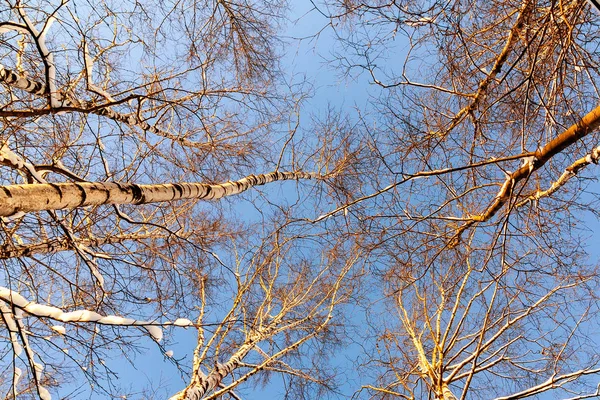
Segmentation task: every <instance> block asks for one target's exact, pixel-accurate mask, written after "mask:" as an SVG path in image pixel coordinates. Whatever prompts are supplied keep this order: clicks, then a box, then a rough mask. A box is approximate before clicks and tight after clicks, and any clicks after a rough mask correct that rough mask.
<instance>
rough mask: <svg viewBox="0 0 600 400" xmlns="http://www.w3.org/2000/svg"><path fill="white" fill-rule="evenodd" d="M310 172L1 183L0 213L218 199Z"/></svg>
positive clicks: (0, 215) (1, 215) (303, 177)
mask: <svg viewBox="0 0 600 400" xmlns="http://www.w3.org/2000/svg"><path fill="white" fill-rule="evenodd" d="M316 177H317V175H316V174H314V173H307V172H301V171H300V172H279V171H275V172H270V173H268V174H261V175H249V176H247V177H245V178H242V179H240V180H237V181H233V182H232V181H229V182H225V183H220V184H214V185H210V184H206V183H168V184H154V185H138V184H135V183H110V182H74V183H73V182H70V183H44V184H29V185H7V186H0V217H8V216H10V215H14V214H16V213H19V212H23V213H27V212H32V211H43V210H61V209H73V208H78V207H86V206H98V205H102V204H148V203H158V202H164V201H172V200H183V199H198V200H216V199H220V198H222V197H225V196H231V195H234V194H238V193H242V192H244V191H246V190H248V189H250V188H251V187H254V186H259V185H264V184H267V183H271V182H275V181H283V180H291V179H311V178H316Z"/></svg>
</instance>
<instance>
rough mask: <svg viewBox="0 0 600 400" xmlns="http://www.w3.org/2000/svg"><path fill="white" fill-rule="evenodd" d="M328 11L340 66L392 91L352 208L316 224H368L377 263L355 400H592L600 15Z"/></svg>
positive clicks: (349, 185)
mask: <svg viewBox="0 0 600 400" xmlns="http://www.w3.org/2000/svg"><path fill="white" fill-rule="evenodd" d="M313 4H314V6H315V11H314V12H315V13H318V14H320V15H325V16H326V17H327V18H328V24H329V26H330V28H331V29H332V30H333V31H334V34H335V35H336V37H337V38H338V40H339V44H340V47H339V50H338V53H337V55H335V56H334V57H333V58H332V59H331V64H332V66H333V67H335V68H338V71H339V72H340V73H341V74H344V75H346V76H351V77H352V78H353V79H367V80H369V81H370V82H371V83H372V84H375V85H377V86H378V87H379V88H380V91H379V92H375V96H374V98H373V101H372V102H373V104H374V106H373V108H372V109H370V110H363V111H362V112H361V115H360V117H359V121H360V123H359V125H360V129H359V131H360V132H357V133H355V134H354V139H353V142H354V150H353V151H352V154H354V155H358V157H357V159H356V161H355V162H354V165H355V167H354V170H353V169H352V168H348V169H347V172H346V173H345V174H342V175H344V178H342V177H341V176H337V177H336V178H335V181H336V182H338V183H339V184H340V187H341V188H342V189H343V188H344V187H346V190H345V193H348V194H349V196H347V197H346V198H343V197H342V196H339V195H338V198H337V202H338V203H337V206H334V207H332V208H331V211H330V212H329V213H326V214H324V215H323V216H321V217H320V218H317V221H319V222H320V221H324V220H326V219H335V218H337V219H346V220H348V221H354V224H353V225H354V228H353V229H354V232H355V234H357V235H359V234H360V235H362V236H363V237H364V240H363V241H362V242H361V243H362V244H363V245H364V246H365V247H364V248H365V251H368V252H369V254H370V255H371V257H372V258H373V259H376V260H377V264H376V267H375V268H374V272H375V273H374V274H373V276H372V278H371V279H372V287H373V288H375V290H374V292H373V294H372V295H371V296H370V301H371V304H372V307H370V308H369V309H368V312H367V313H366V315H367V316H368V318H367V321H368V327H363V328H364V329H362V331H360V332H359V334H361V336H362V339H361V340H359V342H360V343H361V344H362V345H363V346H365V347H366V348H367V349H368V351H366V352H365V355H364V356H363V358H362V360H359V362H358V363H357V368H361V369H362V370H363V374H365V375H367V374H369V376H370V378H371V382H369V383H365V384H363V385H362V388H361V389H359V390H357V392H356V393H355V397H357V398H363V397H374V398H407V399H408V398H439V399H458V398H461V399H466V398H486V399H489V398H494V397H497V398H503V399H504V398H506V399H508V398H510V399H517V398H526V397H535V396H536V395H540V394H545V395H547V393H548V392H549V393H553V394H554V395H556V396H559V397H572V398H588V397H593V396H595V395H596V394H597V389H596V387H597V384H598V379H599V377H598V372H600V370H599V369H598V368H600V364H599V355H600V354H599V353H598V351H597V345H598V342H597V338H596V337H595V336H594V334H593V332H594V331H595V329H596V328H595V326H596V324H597V319H598V298H597V294H596V290H597V284H598V279H599V277H598V272H597V262H596V261H595V260H594V259H593V258H589V254H590V253H589V252H590V251H592V254H593V248H591V247H590V246H593V243H594V240H595V239H594V238H593V236H592V233H590V231H586V229H592V230H593V229H594V228H593V227H594V224H593V223H589V222H590V217H591V216H596V215H597V211H596V204H597V195H596V194H595V190H592V191H590V190H588V188H592V189H595V186H593V185H591V182H593V181H590V177H591V176H592V175H590V174H594V173H596V172H597V171H594V168H593V164H596V163H597V162H598V149H597V146H598V139H599V136H598V130H597V128H598V126H600V108H598V98H599V92H598V87H597V82H598V63H599V61H600V59H599V56H600V54H599V53H598V50H597V49H598V45H599V44H600V37H599V35H598V23H599V19H598V14H597V13H596V12H595V10H594V9H593V8H590V5H589V4H588V3H587V2H584V1H571V2H562V1H547V2H544V1H542V2H539V1H528V0H525V1H502V2H491V3H490V2H487V3H485V2H478V1H449V2H409V1H324V2H320V3H318V2H314V3H313ZM362 163H368V165H369V166H370V168H372V170H371V173H370V175H369V176H368V178H367V177H365V176H364V175H362V176H358V175H357V174H356V173H355V171H356V169H357V168H360V166H361V164H362ZM590 165H592V166H590ZM588 171H589V172H588ZM338 193H339V192H338ZM594 219H595V218H594ZM353 225H352V224H350V225H348V226H353ZM591 232H593V231H591ZM390 315H393V316H395V318H390Z"/></svg>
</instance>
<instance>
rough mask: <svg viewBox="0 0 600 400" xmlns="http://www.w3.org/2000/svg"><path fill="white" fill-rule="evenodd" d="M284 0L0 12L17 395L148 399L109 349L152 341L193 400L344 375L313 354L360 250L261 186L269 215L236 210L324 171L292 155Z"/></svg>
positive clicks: (9, 357)
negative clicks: (179, 343)
mask: <svg viewBox="0 0 600 400" xmlns="http://www.w3.org/2000/svg"><path fill="white" fill-rule="evenodd" d="M283 11H284V7H283V4H279V3H278V2H271V1H268V2H245V1H240V2H238V1H200V2H197V1H191V2H187V1H186V2H162V1H161V2H155V3H154V2H144V3H139V2H121V1H118V2H111V1H107V2H101V3H96V4H93V5H92V4H90V3H81V2H72V1H62V2H54V1H33V2H28V1H20V0H17V1H6V2H4V3H3V5H2V6H0V40H1V47H0V48H1V52H0V58H1V61H0V62H1V65H0V87H1V88H2V92H1V93H0V99H1V100H0V101H1V102H2V107H1V109H0V121H1V124H2V134H1V135H0V165H1V169H2V174H1V175H0V176H1V181H0V185H1V186H0V187H1V189H0V191H1V192H2V193H3V196H4V197H3V198H2V199H1V200H0V204H1V206H0V207H2V208H3V211H2V212H0V214H2V215H1V217H2V222H1V227H2V249H1V250H0V252H1V254H0V259H1V260H2V261H1V262H2V284H1V285H0V286H1V287H0V311H1V315H2V333H1V334H0V341H1V343H2V352H3V353H2V354H3V357H2V364H1V366H0V368H1V369H2V377H3V378H2V382H1V385H2V386H1V388H2V393H3V394H2V395H3V396H5V397H6V398H40V399H49V398H51V397H54V398H56V397H57V396H58V397H60V398H67V397H69V396H74V397H77V396H88V397H90V396H91V397H98V396H100V397H106V398H115V397H123V398H125V397H127V396H135V395H136V394H138V395H139V391H140V390H142V389H143V386H144V385H145V384H148V383H149V382H142V383H141V385H140V384H137V386H136V385H134V383H133V382H123V381H122V380H119V376H118V375H117V374H116V373H115V372H114V371H113V365H114V363H113V364H111V362H110V359H111V358H119V357H121V358H123V359H128V360H129V361H130V362H131V363H132V364H134V365H132V367H133V368H135V360H134V358H132V354H135V353H136V352H141V351H144V352H145V351H148V350H147V349H145V347H147V346H150V347H151V349H152V350H151V351H153V352H155V353H156V352H158V354H163V355H164V358H165V359H167V360H170V361H167V362H171V363H173V364H175V366H176V367H177V368H179V370H180V375H181V378H182V380H181V382H180V384H179V385H177V384H174V385H173V386H172V387H169V388H167V389H166V390H172V392H171V393H168V396H171V395H172V396H173V398H174V399H199V398H215V397H219V396H220V395H223V394H225V393H228V394H229V395H230V396H232V397H233V398H236V396H237V395H236V394H235V393H236V390H237V388H238V386H240V385H241V384H242V383H244V382H245V381H246V380H248V379H249V378H250V381H251V382H252V381H254V382H255V383H256V382H260V381H265V380H268V379H269V376H270V375H272V374H284V375H288V376H290V377H291V379H293V380H301V381H304V380H305V381H307V384H308V385H309V386H310V385H313V386H314V385H316V386H322V385H325V386H326V383H325V382H326V379H324V378H319V374H324V370H321V369H320V368H314V366H311V365H310V363H308V362H307V360H309V359H310V357H308V354H307V355H304V354H302V353H299V348H308V349H310V348H311V347H318V346H317V345H316V344H315V343H317V342H318V343H322V345H325V344H324V343H326V342H328V341H330V339H327V338H328V337H329V336H334V333H333V332H334V329H332V328H331V327H330V326H329V325H330V321H331V319H332V318H333V317H334V316H335V315H336V312H335V307H337V306H338V305H339V304H343V303H345V302H346V301H347V299H348V296H349V294H348V292H347V290H346V289H345V286H346V283H345V282H346V280H347V275H348V274H350V271H351V269H352V266H353V265H354V264H355V263H357V260H358V254H359V250H358V249H356V248H354V247H353V246H352V244H351V243H349V242H344V241H336V240H328V239H327V240H323V241H321V242H319V241H317V240H316V237H317V236H319V235H324V233H323V232H322V230H320V232H319V230H316V231H315V233H314V235H315V238H313V239H307V236H306V235H300V234H298V233H297V232H293V231H288V230H286V229H285V224H286V220H287V218H288V216H287V214H286V213H283V216H284V217H283V218H282V217H276V216H273V215H272V214H273V212H272V208H269V207H270V205H269V204H268V203H263V204H262V206H261V207H259V206H258V204H259V200H258V199H259V198H260V195H257V194H256V192H254V194H250V195H249V199H253V198H254V199H255V201H256V203H254V204H257V205H256V206H255V207H256V208H257V209H259V210H260V213H259V212H249V213H250V214H253V213H254V214H256V217H250V218H245V219H243V220H237V221H236V219H237V218H238V216H239V215H240V213H239V212H237V211H236V208H237V207H239V204H240V203H239V202H238V203H233V200H231V201H230V200H229V198H230V197H231V196H233V195H237V194H240V193H242V192H246V191H249V190H250V191H257V190H258V189H259V186H262V185H281V184H282V181H286V180H288V181H295V182H296V184H293V183H292V184H289V183H288V184H287V186H285V190H286V191H287V192H288V193H290V196H292V197H293V196H294V194H296V196H300V194H299V193H300V192H299V190H300V189H299V185H301V183H300V182H301V181H308V180H312V181H313V182H316V181H319V180H321V179H323V178H324V176H323V175H321V173H320V171H319V166H318V165H316V164H313V165H304V164H302V162H303V161H302V160H299V159H295V158H294V154H293V148H291V144H293V143H292V138H293V136H294V134H295V128H293V126H294V123H296V122H297V114H298V111H297V110H298V107H299V104H300V103H299V102H300V100H298V99H301V97H302V96H303V93H301V92H297V91H296V89H295V88H294V87H293V86H291V85H290V84H289V82H288V81H287V80H286V79H287V77H286V76H285V75H284V74H283V73H282V72H281V71H280V70H279V57H280V55H281V46H280V39H279V38H278V36H277V33H278V32H279V30H280V27H279V24H280V23H281V22H282V16H283ZM288 145H290V146H288ZM304 167H308V168H312V167H315V168H313V169H312V170H307V169H306V168H304ZM311 185H312V184H308V185H306V189H305V191H304V193H307V192H306V191H308V190H310V187H311ZM219 199H221V200H220V202H218V201H219ZM299 199H300V200H301V197H299ZM300 200H299V201H300ZM234 204H237V205H234ZM242 204H245V206H243V207H245V208H246V209H249V208H250V207H252V206H251V204H253V202H250V201H249V202H246V203H243V202H242ZM278 207H279V208H277V210H278V211H282V210H284V209H285V208H286V206H285V204H283V205H279V206H278ZM290 207H291V206H290ZM261 218H262V219H263V221H262V223H258V224H255V222H254V221H253V219H258V220H260V219H261ZM271 218H273V219H274V220H277V221H279V222H278V223H277V224H274V223H273V224H270V225H269V224H268V223H267V222H268V221H269V219H271ZM259 222H261V221H259ZM255 225H256V226H255ZM303 241H304V242H306V241H313V242H314V243H313V250H312V252H311V254H312V255H315V257H311V258H309V257H306V256H303V255H302V253H301V252H298V251H296V250H295V249H296V246H303V245H302V242H303ZM341 248H344V249H345V250H347V252H346V253H345V254H347V255H348V257H345V258H339V259H337V258H335V257H333V255H334V254H337V253H338V252H340V249H341ZM319 255H320V256H319ZM182 330H196V331H197V332H198V342H197V346H196V350H195V352H194V353H193V354H190V355H189V356H190V357H188V358H187V359H186V358H185V356H186V355H185V354H184V355H181V354H176V353H175V354H174V352H173V351H172V350H170V349H169V343H170V342H172V341H173V337H175V336H176V335H177V332H178V331H182ZM144 338H145V339H146V340H145V341H144V340H142V339H144ZM192 356H193V357H192ZM122 363H123V361H121V364H122ZM82 382H87V383H86V384H82ZM183 383H185V384H183ZM186 385H187V387H186ZM129 386H132V387H133V389H129V390H128V389H127V387H129ZM180 388H182V390H181V391H179V392H178V393H177V391H178V390H179V389H180ZM157 396H158V397H161V396H162V397H163V398H164V397H165V396H167V394H165V393H164V392H161V394H158V395H157Z"/></svg>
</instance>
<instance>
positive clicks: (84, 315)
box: [0, 286, 194, 353]
mask: <svg viewBox="0 0 600 400" xmlns="http://www.w3.org/2000/svg"><path fill="white" fill-rule="evenodd" d="M0 300H3V301H4V302H6V303H8V304H12V305H13V307H16V308H17V309H19V310H21V311H24V312H26V313H28V314H30V315H33V316H35V317H38V318H51V319H53V320H56V321H60V322H65V323H71V322H74V323H82V322H83V323H85V322H91V323H96V324H100V325H111V326H139V327H143V328H145V329H146V330H147V331H148V333H149V334H150V336H152V338H153V339H154V340H155V341H157V342H160V341H161V340H162V338H163V332H162V328H161V327H163V326H179V327H193V326H194V324H193V322H192V321H190V320H189V319H187V318H178V319H176V320H175V321H174V322H164V323H158V322H155V321H143V320H136V319H133V318H126V317H120V316H117V315H106V316H103V315H100V314H98V313H97V312H94V311H89V310H75V311H70V312H65V311H63V310H61V309H60V308H58V307H53V306H47V305H43V304H38V303H34V302H31V301H29V300H27V299H25V297H23V296H21V295H20V294H19V293H17V292H14V291H12V290H10V289H8V288H5V287H1V286H0ZM0 304H3V303H0ZM9 312H10V309H9ZM11 314H12V313H11ZM2 316H3V318H4V320H5V323H7V327H8V328H9V332H13V331H14V330H15V329H16V325H15V327H13V328H14V329H13V328H11V327H12V325H11V324H10V321H11V320H10V318H7V317H6V316H5V312H4V310H3V309H2ZM11 317H12V315H11ZM6 321H9V322H6ZM13 321H14V319H13ZM54 330H56V331H57V332H59V333H62V334H64V333H65V332H66V330H65V329H64V328H62V329H60V330H57V329H54ZM11 338H12V334H11ZM13 343H14V342H13ZM16 350H17V349H16V348H15V353H17V351H16Z"/></svg>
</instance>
